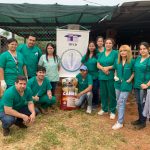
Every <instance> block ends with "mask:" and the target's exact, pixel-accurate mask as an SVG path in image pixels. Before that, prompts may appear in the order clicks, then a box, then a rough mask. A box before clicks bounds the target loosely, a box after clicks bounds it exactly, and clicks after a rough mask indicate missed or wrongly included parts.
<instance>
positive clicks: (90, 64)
mask: <svg viewBox="0 0 150 150" xmlns="http://www.w3.org/2000/svg"><path fill="white" fill-rule="evenodd" d="M85 58H86V55H84V56H83V57H82V60H81V62H82V63H83V64H84V65H85V66H87V68H88V73H89V74H90V75H91V76H92V78H93V80H95V79H97V78H98V68H97V57H91V58H89V59H88V60H87V61H86V60H85Z"/></svg>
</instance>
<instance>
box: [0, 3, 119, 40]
mask: <svg viewBox="0 0 150 150" xmlns="http://www.w3.org/2000/svg"><path fill="white" fill-rule="evenodd" d="M116 8H117V6H89V5H84V6H68V5H58V4H54V5H41V4H40V5H39V4H0V28H3V29H5V30H7V31H11V32H13V33H16V34H18V35H20V36H23V37H26V36H27V35H29V34H36V35H37V36H39V37H40V38H42V37H44V35H46V34H55V30H56V28H57V27H61V26H64V25H67V24H80V25H82V26H84V27H85V28H87V29H91V27H92V25H93V24H95V23H98V22H99V20H101V19H103V18H104V17H105V16H107V17H106V18H105V19H106V20H110V19H111V17H112V14H113V11H114V10H115V9H116ZM47 38H48V37H47ZM43 40H44V39H43Z"/></svg>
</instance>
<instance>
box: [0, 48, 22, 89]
mask: <svg viewBox="0 0 150 150" xmlns="http://www.w3.org/2000/svg"><path fill="white" fill-rule="evenodd" d="M16 58H17V59H16V60H17V62H16V61H15V58H14V57H13V56H12V55H11V54H10V52H8V51H6V52H4V53H2V54H1V55H0V68H3V70H4V80H5V82H6V84H7V85H9V86H11V85H14V83H15V81H16V78H17V76H18V75H24V72H23V66H24V65H25V61H24V58H23V56H22V54H21V53H19V52H17V57H16Z"/></svg>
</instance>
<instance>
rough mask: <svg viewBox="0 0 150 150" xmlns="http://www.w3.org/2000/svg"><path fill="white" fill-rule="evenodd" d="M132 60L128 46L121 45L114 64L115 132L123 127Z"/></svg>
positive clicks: (131, 72) (130, 81) (132, 66)
mask: <svg viewBox="0 0 150 150" xmlns="http://www.w3.org/2000/svg"><path fill="white" fill-rule="evenodd" d="M133 68H134V60H133V59H132V51H131V48H130V47H129V46H128V45H122V46H121V47H120V48H119V54H118V60H117V61H116V62H115V64H114V69H115V77H114V80H115V83H114V86H115V92H116V100H117V108H118V109H117V110H118V120H117V122H116V123H115V125H113V126H112V129H114V130H117V129H119V128H122V127H123V120H124V112H125V106H126V101H127V99H128V95H129V92H130V91H131V90H132V79H133V77H134V73H133Z"/></svg>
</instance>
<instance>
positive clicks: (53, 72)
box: [39, 54, 60, 82]
mask: <svg viewBox="0 0 150 150" xmlns="http://www.w3.org/2000/svg"><path fill="white" fill-rule="evenodd" d="M39 65H40V66H43V67H45V68H46V77H47V78H48V79H49V80H50V81H52V82H57V81H59V71H58V66H60V58H59V57H58V59H56V60H55V61H54V58H48V61H47V60H46V55H45V54H44V55H42V56H41V58H40V60H39Z"/></svg>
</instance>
